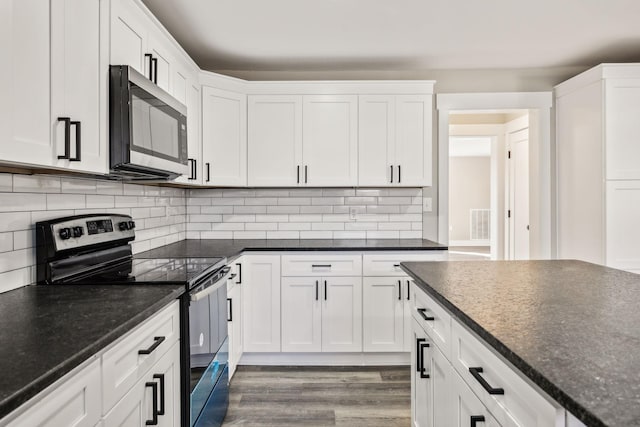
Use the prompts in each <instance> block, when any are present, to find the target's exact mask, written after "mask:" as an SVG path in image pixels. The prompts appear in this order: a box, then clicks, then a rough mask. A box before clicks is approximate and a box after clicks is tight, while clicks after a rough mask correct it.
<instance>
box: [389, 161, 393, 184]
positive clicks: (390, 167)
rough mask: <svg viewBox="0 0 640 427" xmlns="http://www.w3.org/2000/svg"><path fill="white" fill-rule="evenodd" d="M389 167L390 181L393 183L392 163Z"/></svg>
mask: <svg viewBox="0 0 640 427" xmlns="http://www.w3.org/2000/svg"><path fill="white" fill-rule="evenodd" d="M389 169H391V183H392V184H393V165H391V166H389Z"/></svg>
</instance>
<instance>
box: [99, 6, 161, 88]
mask: <svg viewBox="0 0 640 427" xmlns="http://www.w3.org/2000/svg"><path fill="white" fill-rule="evenodd" d="M147 32H148V23H147V22H146V17H145V16H144V13H143V12H142V10H140V9H139V8H138V7H136V6H135V5H134V4H132V3H131V2H129V1H126V0H112V1H111V33H110V40H111V52H110V58H109V62H110V64H112V65H129V66H131V67H133V68H134V69H135V70H136V71H138V72H139V73H141V74H144V75H145V76H147V77H148V78H149V77H150V74H149V73H150V71H151V57H150V56H146V57H145V54H147V53H149V52H147Z"/></svg>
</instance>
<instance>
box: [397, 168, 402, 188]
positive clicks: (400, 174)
mask: <svg viewBox="0 0 640 427" xmlns="http://www.w3.org/2000/svg"><path fill="white" fill-rule="evenodd" d="M401 182H402V171H401V170H400V165H398V184H400V183H401Z"/></svg>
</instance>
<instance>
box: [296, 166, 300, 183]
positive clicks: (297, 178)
mask: <svg viewBox="0 0 640 427" xmlns="http://www.w3.org/2000/svg"><path fill="white" fill-rule="evenodd" d="M296 184H300V165H298V166H296Z"/></svg>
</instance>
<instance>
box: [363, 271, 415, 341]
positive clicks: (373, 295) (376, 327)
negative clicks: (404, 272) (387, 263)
mask: <svg viewBox="0 0 640 427" xmlns="http://www.w3.org/2000/svg"><path fill="white" fill-rule="evenodd" d="M405 282H406V280H403V278H401V277H365V278H364V281H363V290H362V291H363V295H362V314H363V316H362V319H363V350H364V351H376V352H383V351H403V349H404V321H405V316H404V305H405V303H404V301H405V293H406V292H405V291H406V283H405Z"/></svg>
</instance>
